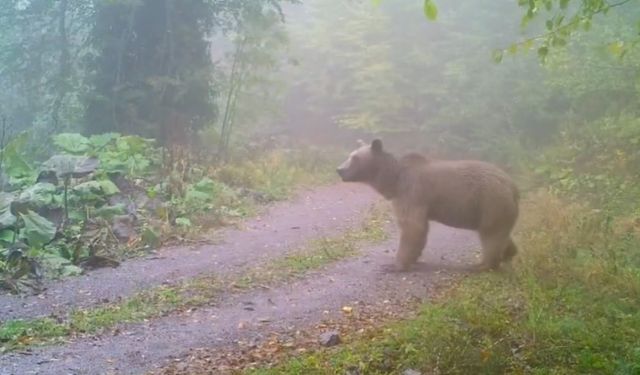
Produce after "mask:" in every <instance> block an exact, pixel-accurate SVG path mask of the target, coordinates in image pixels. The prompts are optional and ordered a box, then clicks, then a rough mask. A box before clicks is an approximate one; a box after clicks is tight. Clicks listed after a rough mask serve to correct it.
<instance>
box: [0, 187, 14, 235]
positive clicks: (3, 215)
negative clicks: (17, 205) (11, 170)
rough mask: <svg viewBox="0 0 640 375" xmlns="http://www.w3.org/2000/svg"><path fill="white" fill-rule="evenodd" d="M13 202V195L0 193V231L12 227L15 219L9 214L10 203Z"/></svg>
mask: <svg viewBox="0 0 640 375" xmlns="http://www.w3.org/2000/svg"><path fill="white" fill-rule="evenodd" d="M14 200H15V197H14V196H13V194H10V193H5V192H0V229H4V228H9V227H11V226H13V225H14V224H15V223H16V221H17V218H16V217H15V216H14V215H13V214H12V213H11V203H13V201H14Z"/></svg>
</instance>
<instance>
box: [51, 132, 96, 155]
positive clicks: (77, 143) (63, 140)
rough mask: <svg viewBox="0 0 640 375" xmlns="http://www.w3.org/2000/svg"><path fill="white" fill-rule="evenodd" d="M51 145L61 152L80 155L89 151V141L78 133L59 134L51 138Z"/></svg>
mask: <svg viewBox="0 0 640 375" xmlns="http://www.w3.org/2000/svg"><path fill="white" fill-rule="evenodd" d="M53 143H55V145H56V146H58V147H59V148H60V149H61V150H62V151H65V152H68V153H70V154H82V153H85V152H87V151H89V148H90V147H89V146H90V143H89V139H88V138H87V137H85V136H83V135H81V134H78V133H61V134H56V135H54V136H53Z"/></svg>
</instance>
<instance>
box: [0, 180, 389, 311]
mask: <svg viewBox="0 0 640 375" xmlns="http://www.w3.org/2000/svg"><path fill="white" fill-rule="evenodd" d="M376 199H377V197H376V196H375V195H374V193H373V192H372V191H371V189H368V188H366V187H363V186H358V185H348V184H340V185H334V186H328V187H322V188H319V189H317V190H313V191H308V192H304V193H301V194H298V196H297V197H296V198H295V199H294V200H292V201H288V202H279V203H276V204H274V205H273V206H272V207H270V208H269V209H267V210H266V211H265V212H264V214H263V215H261V216H259V217H256V218H253V219H250V220H248V221H247V222H246V223H244V225H243V228H242V229H226V230H223V231H222V233H220V238H221V241H220V242H219V243H217V244H215V245H202V246H196V247H171V248H165V249H161V250H159V251H158V252H157V253H156V254H154V255H153V256H150V257H147V258H143V259H137V260H130V261H128V262H124V263H122V265H121V266H120V267H118V268H115V269H112V268H103V269H98V270H95V271H92V272H89V273H88V274H86V275H83V276H80V277H76V278H72V279H67V280H64V281H62V282H54V283H52V284H51V285H48V288H47V290H46V291H45V292H44V293H41V294H40V295H37V296H27V297H16V296H14V295H9V294H5V295H0V321H3V320H8V319H14V318H20V319H28V318H34V317H39V316H49V315H54V316H58V315H64V313H65V312H67V311H69V310H70V309H71V308H86V307H89V306H93V305H97V304H100V303H105V302H109V301H112V300H114V299H116V298H118V297H126V296H128V295H131V294H133V293H135V292H136V291H139V290H142V289H146V288H150V287H153V286H157V285H160V284H162V283H166V282H170V283H172V282H176V281H178V280H180V279H188V278H193V277H196V276H198V275H200V274H203V273H211V272H212V271H215V272H218V273H220V274H225V273H227V272H235V271H238V270H240V269H242V268H244V267H249V266H251V265H253V264H256V263H259V262H261V261H264V260H265V259H268V258H273V257H278V256H282V255H283V254H285V253H286V252H287V251H289V250H295V248H296V246H300V245H301V244H303V243H305V242H307V241H309V240H310V239H312V238H317V237H322V236H331V235H335V234H337V233H339V232H341V231H343V230H344V228H345V227H348V226H352V225H354V224H357V223H358V222H359V221H360V220H361V218H362V216H365V212H366V210H367V209H368V208H369V207H370V206H371V204H372V203H373V202H376Z"/></svg>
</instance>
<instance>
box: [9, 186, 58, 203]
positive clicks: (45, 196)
mask: <svg viewBox="0 0 640 375" xmlns="http://www.w3.org/2000/svg"><path fill="white" fill-rule="evenodd" d="M56 190H57V188H56V187H55V185H53V184H51V183H48V182H39V183H37V184H35V185H32V186H31V187H29V188H27V189H25V190H23V191H22V193H20V195H19V196H18V201H20V203H23V204H29V206H32V207H43V206H48V205H50V204H51V203H53V199H54V198H53V195H54V194H55V193H56Z"/></svg>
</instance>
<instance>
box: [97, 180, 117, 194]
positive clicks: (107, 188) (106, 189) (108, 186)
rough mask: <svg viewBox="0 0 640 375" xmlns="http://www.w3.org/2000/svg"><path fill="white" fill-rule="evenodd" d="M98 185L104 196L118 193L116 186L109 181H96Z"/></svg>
mask: <svg viewBox="0 0 640 375" xmlns="http://www.w3.org/2000/svg"><path fill="white" fill-rule="evenodd" d="M98 183H99V184H100V189H102V192H103V193H104V195H108V196H111V195H115V194H118V193H119V192H120V189H118V187H117V186H116V184H114V183H113V181H111V180H98Z"/></svg>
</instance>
